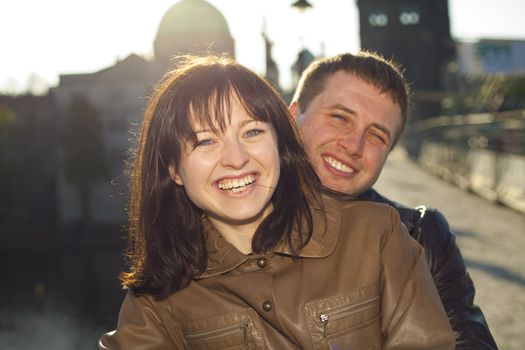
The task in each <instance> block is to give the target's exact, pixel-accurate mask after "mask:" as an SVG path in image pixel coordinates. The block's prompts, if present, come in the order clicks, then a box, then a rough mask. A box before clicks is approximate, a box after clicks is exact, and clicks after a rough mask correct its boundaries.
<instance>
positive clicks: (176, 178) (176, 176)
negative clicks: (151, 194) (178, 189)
mask: <svg viewBox="0 0 525 350" xmlns="http://www.w3.org/2000/svg"><path fill="white" fill-rule="evenodd" d="M168 171H169V172H170V177H171V179H172V180H173V182H175V183H176V184H177V185H179V186H183V185H184V184H183V183H182V178H181V177H180V175H179V174H177V171H176V170H175V166H174V165H170V166H169V168H168Z"/></svg>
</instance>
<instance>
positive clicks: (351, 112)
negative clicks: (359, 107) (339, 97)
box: [328, 103, 357, 114]
mask: <svg viewBox="0 0 525 350" xmlns="http://www.w3.org/2000/svg"><path fill="white" fill-rule="evenodd" d="M328 109H340V110H342V111H345V112H346V113H350V114H357V113H356V111H354V110H353V109H352V108H350V107H347V106H345V105H342V104H340V103H336V104H335V105H332V106H329V107H328Z"/></svg>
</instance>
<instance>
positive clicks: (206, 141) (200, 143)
mask: <svg viewBox="0 0 525 350" xmlns="http://www.w3.org/2000/svg"><path fill="white" fill-rule="evenodd" d="M213 143H214V141H213V140H212V139H203V140H197V142H196V143H195V147H199V146H208V145H211V144H213Z"/></svg>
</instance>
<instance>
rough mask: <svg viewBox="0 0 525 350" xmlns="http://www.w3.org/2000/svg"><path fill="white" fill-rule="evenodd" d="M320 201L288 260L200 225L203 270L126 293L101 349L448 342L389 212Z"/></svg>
mask: <svg viewBox="0 0 525 350" xmlns="http://www.w3.org/2000/svg"><path fill="white" fill-rule="evenodd" d="M324 200H325V210H326V217H327V221H324V220H323V215H322V213H320V212H319V210H314V216H315V225H316V226H315V227H316V229H315V232H314V236H313V238H312V240H311V241H310V242H309V243H308V245H307V246H306V247H305V248H304V249H303V250H302V253H301V257H300V258H299V259H296V260H294V259H292V258H291V257H290V256H289V255H288V254H287V253H286V250H285V249H282V248H276V249H275V251H272V252H268V253H265V254H251V255H243V254H242V253H240V252H239V251H237V250H236V249H235V248H234V247H233V246H231V245H230V244H229V243H228V242H226V241H225V240H224V239H223V238H222V236H221V235H220V234H219V233H218V232H217V231H215V230H214V229H213V227H212V226H211V224H209V223H208V224H207V231H208V241H207V247H208V252H209V262H208V268H207V271H206V272H205V273H204V274H203V275H201V276H200V277H199V278H198V279H196V280H194V281H193V282H192V283H191V284H190V285H189V286H188V287H187V288H185V289H183V290H181V291H179V292H177V293H175V294H173V295H171V296H170V297H168V298H167V299H165V300H163V301H155V300H154V299H153V298H152V297H150V296H141V297H135V296H133V294H132V293H128V295H127V296H126V298H125V300H124V302H123V305H122V308H121V311H120V315H119V321H118V326H117V330H116V331H114V332H111V333H107V334H105V335H104V336H102V338H101V339H100V342H99V348H100V349H125V350H132V349H134V350H139V349H151V350H153V349H155V350H157V349H158V350H160V349H203V350H204V349H206V350H209V349H252V350H255V349H278V350H281V349H360V350H361V349H365V350H367V349H454V336H453V333H452V330H451V327H450V325H449V323H448V320H447V317H446V315H445V312H444V310H443V306H442V304H441V302H440V299H439V296H438V294H437V291H436V288H435V286H434V283H433V281H432V278H431V276H430V273H429V271H428V267H427V265H426V263H425V260H424V256H423V253H422V249H421V247H420V246H419V244H418V243H417V242H415V241H414V240H413V239H412V238H411V237H410V236H409V235H408V234H407V232H406V229H405V228H404V226H403V225H401V224H400V223H399V217H398V214H397V212H396V211H395V210H394V209H392V208H390V207H388V206H386V205H382V204H375V203H365V202H339V201H337V200H335V199H332V198H326V197H325V198H324ZM206 222H207V221H206ZM326 224H327V225H326ZM325 228H326V229H325Z"/></svg>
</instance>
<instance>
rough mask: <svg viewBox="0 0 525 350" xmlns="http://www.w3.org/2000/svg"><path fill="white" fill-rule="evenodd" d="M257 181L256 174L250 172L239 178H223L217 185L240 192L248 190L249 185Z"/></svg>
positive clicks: (223, 188)
mask: <svg viewBox="0 0 525 350" xmlns="http://www.w3.org/2000/svg"><path fill="white" fill-rule="evenodd" d="M254 182H255V176H254V175H252V174H250V175H247V176H245V177H242V178H239V179H223V180H220V181H219V182H218V183H217V186H218V187H219V188H220V189H221V190H223V191H230V192H233V193H238V192H242V191H244V190H246V188H248V186H249V185H251V184H253V183H254Z"/></svg>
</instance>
